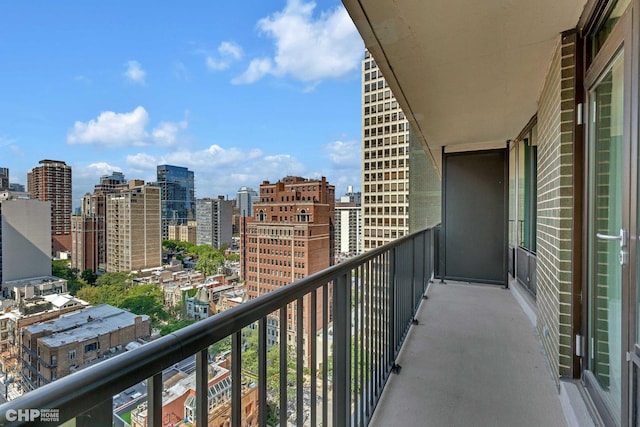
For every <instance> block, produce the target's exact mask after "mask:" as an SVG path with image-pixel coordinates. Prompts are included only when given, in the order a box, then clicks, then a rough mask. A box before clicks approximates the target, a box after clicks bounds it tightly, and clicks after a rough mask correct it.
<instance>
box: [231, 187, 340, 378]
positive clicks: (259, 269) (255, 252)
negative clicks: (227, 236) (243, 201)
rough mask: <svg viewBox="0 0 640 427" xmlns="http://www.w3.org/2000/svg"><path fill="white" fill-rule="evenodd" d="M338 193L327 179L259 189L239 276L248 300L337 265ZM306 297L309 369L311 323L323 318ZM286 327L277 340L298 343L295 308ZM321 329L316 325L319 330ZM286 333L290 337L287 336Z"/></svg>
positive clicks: (245, 226) (244, 234)
mask: <svg viewBox="0 0 640 427" xmlns="http://www.w3.org/2000/svg"><path fill="white" fill-rule="evenodd" d="M334 209H335V188H334V186H333V185H330V184H329V183H328V182H327V181H326V179H325V178H324V177H322V179H320V180H310V179H305V178H301V177H294V176H288V177H285V178H283V179H282V180H280V181H278V182H276V183H270V182H268V181H265V182H263V183H262V185H260V201H259V202H256V203H255V204H254V205H253V216H251V217H246V218H243V221H242V228H241V230H242V231H241V239H240V240H241V248H240V250H241V258H240V259H241V261H240V262H241V271H242V275H243V277H244V279H245V285H246V288H247V293H248V295H249V298H251V299H253V298H256V297H258V296H260V295H263V294H265V293H268V292H271V291H273V290H275V289H278V288H280V287H282V286H286V285H288V284H290V283H292V282H294V281H296V280H298V279H302V278H304V277H306V276H308V275H310V274H313V273H315V272H318V271H320V270H323V269H325V268H327V267H329V266H330V265H332V264H333V257H334V246H335V240H334V239H335V237H334ZM321 299H322V298H318V304H319V305H318V307H311V306H310V304H311V302H310V296H309V295H307V296H305V297H304V306H305V309H304V310H303V325H302V329H303V333H304V334H305V338H304V339H305V343H306V344H305V350H304V351H305V354H304V358H305V364H306V365H307V366H308V364H309V356H310V345H311V340H312V339H313V337H315V332H316V331H311V330H310V328H311V323H310V322H311V317H312V316H316V315H317V316H319V315H320V313H321V312H322V310H321V309H319V307H322V306H321V305H320V304H321ZM291 310H292V311H291V317H290V318H289V319H290V320H289V322H288V325H286V326H287V327H286V328H285V327H284V325H280V330H281V333H280V334H278V337H279V339H283V338H284V337H285V336H286V337H287V339H288V340H293V341H287V342H295V334H296V327H295V322H296V320H295V319H296V314H295V312H296V307H295V305H292V307H291ZM320 324H322V323H321V322H318V325H320ZM285 330H286V334H285Z"/></svg>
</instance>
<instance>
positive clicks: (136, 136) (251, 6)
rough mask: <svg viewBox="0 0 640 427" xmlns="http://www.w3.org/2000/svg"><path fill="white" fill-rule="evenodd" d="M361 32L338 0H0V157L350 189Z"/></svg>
mask: <svg viewBox="0 0 640 427" xmlns="http://www.w3.org/2000/svg"><path fill="white" fill-rule="evenodd" d="M363 49H364V46H363V43H362V40H361V38H360V36H359V34H358V33H357V31H356V29H355V27H354V25H353V23H352V22H351V20H350V18H349V16H348V15H347V13H346V11H345V10H344V8H343V6H342V4H341V3H340V1H339V0H335V1H334V0H332V1H316V2H308V1H306V0H288V1H285V0H282V1H258V0H254V1H251V0H249V1H243V2H213V1H191V0H185V1H183V2H168V1H167V2H157V1H135V2H131V1H109V2H92V1H86V0H83V1H79V0H67V1H64V2H53V1H45V0H40V1H29V2H17V1H11V0H0V76H1V78H0V153H1V154H0V166H2V167H8V168H9V169H10V175H11V181H12V182H19V183H22V184H26V174H27V172H28V171H29V170H31V168H33V167H34V166H37V165H38V161H39V160H41V159H45V158H46V159H56V160H64V161H66V162H67V163H68V164H70V165H71V166H72V168H73V185H74V189H73V190H74V191H73V192H74V206H79V199H80V197H81V196H82V195H83V194H84V193H86V192H88V191H92V190H93V185H94V184H96V183H97V182H98V179H99V177H100V176H101V175H104V174H106V173H110V172H111V171H114V170H115V171H122V172H124V174H125V177H126V178H127V179H134V178H141V179H144V180H146V181H153V180H155V170H156V166H157V165H158V164H164V163H167V164H173V165H177V166H184V167H188V168H189V169H191V170H193V171H194V172H195V176H196V195H197V197H199V198H200V197H210V196H216V195H218V194H221V195H229V197H230V198H233V197H235V193H236V191H237V190H238V188H239V187H240V186H243V185H247V186H252V187H254V188H256V189H257V187H259V185H260V183H261V182H262V181H263V180H270V181H276V180H278V179H279V178H281V177H283V176H286V175H301V176H305V177H310V178H316V177H320V176H326V177H327V179H328V180H329V182H330V183H332V184H334V185H336V192H337V194H338V195H340V194H342V193H343V192H345V191H346V188H347V185H354V187H355V188H356V189H359V188H360V120H361V105H360V100H361V94H360V61H361V59H362V55H363Z"/></svg>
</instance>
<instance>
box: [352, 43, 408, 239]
mask: <svg viewBox="0 0 640 427" xmlns="http://www.w3.org/2000/svg"><path fill="white" fill-rule="evenodd" d="M362 120H363V123H362V199H363V200H362V219H363V227H362V229H363V239H362V240H363V249H364V250H365V251H367V250H369V249H374V248H377V247H379V246H382V245H383V244H385V243H388V242H390V241H392V240H395V239H397V238H399V237H402V236H404V235H405V234H408V232H409V198H408V196H409V122H408V121H407V120H406V118H405V115H404V113H403V112H402V110H401V109H400V107H399V106H398V102H397V101H396V99H395V97H394V96H393V93H391V89H390V88H389V86H388V84H387V82H386V81H385V79H384V77H382V73H381V72H380V70H379V69H378V66H377V65H376V61H375V60H374V59H373V57H372V56H371V54H370V53H369V51H365V55H364V59H363V61H362Z"/></svg>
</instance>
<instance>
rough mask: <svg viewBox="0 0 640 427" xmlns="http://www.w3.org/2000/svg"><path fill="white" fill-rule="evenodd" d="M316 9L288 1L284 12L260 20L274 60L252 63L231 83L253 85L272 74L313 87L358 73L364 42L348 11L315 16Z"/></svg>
mask: <svg viewBox="0 0 640 427" xmlns="http://www.w3.org/2000/svg"><path fill="white" fill-rule="evenodd" d="M315 7H316V4H315V3H313V2H309V3H304V1H303V0H288V2H287V6H286V7H285V8H284V10H282V11H280V12H276V13H274V14H272V15H270V16H268V17H266V18H263V19H261V20H260V21H259V22H258V29H259V30H260V31H261V32H262V33H264V34H266V35H267V36H269V37H271V38H272V39H274V42H275V50H276V53H275V55H274V57H273V59H265V58H262V59H258V60H256V59H254V60H252V61H251V63H250V64H249V68H248V69H247V70H246V71H245V73H243V74H242V75H241V76H239V77H236V78H235V79H234V80H233V81H232V82H233V83H236V84H240V83H253V82H255V81H257V80H259V79H260V78H262V77H264V76H265V75H267V74H271V75H274V76H277V77H282V76H290V77H293V78H294V79H296V80H299V81H302V82H305V83H314V82H319V81H321V80H324V79H327V78H340V77H343V76H345V75H347V74H348V73H350V72H352V71H354V70H357V69H359V66H360V60H361V58H362V52H363V49H364V47H363V42H362V39H361V38H360V35H359V34H358V32H357V30H356V28H355V26H354V24H353V22H352V21H351V18H350V17H349V15H348V13H347V11H346V10H345V8H344V7H343V6H339V7H337V8H335V9H333V10H328V11H324V12H321V13H320V14H319V15H316V16H314V14H313V12H314V9H315ZM256 61H259V62H256ZM267 61H269V62H267ZM267 64H269V66H267Z"/></svg>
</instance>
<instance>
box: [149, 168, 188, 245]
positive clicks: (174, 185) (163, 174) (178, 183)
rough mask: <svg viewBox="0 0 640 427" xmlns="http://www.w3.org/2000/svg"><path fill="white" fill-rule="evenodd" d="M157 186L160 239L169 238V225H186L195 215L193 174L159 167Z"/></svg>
mask: <svg viewBox="0 0 640 427" xmlns="http://www.w3.org/2000/svg"><path fill="white" fill-rule="evenodd" d="M157 180H158V182H157V184H158V186H159V187H160V192H161V193H160V194H161V200H162V239H163V240H166V239H168V238H169V225H170V224H173V225H186V224H187V221H190V220H194V219H195V215H196V196H195V187H194V175H193V172H192V171H190V170H189V169H187V168H184V167H181V166H172V165H159V166H158V168H157Z"/></svg>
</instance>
